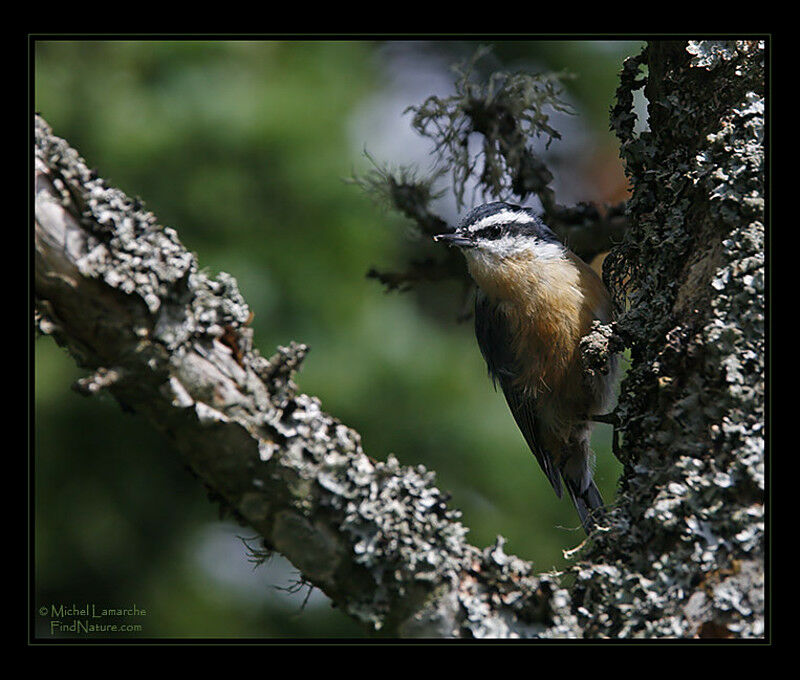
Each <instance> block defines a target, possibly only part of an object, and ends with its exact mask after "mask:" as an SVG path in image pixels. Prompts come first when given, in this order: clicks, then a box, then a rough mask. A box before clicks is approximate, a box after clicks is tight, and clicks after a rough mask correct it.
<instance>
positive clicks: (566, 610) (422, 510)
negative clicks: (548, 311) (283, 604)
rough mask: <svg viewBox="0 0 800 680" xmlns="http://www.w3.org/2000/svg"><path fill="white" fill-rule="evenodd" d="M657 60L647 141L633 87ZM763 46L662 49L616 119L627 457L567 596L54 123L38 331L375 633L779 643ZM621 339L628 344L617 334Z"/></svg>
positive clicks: (40, 210) (45, 164) (38, 256)
mask: <svg viewBox="0 0 800 680" xmlns="http://www.w3.org/2000/svg"><path fill="white" fill-rule="evenodd" d="M644 64H646V65H647V66H648V69H649V76H648V77H647V80H646V82H647V90H646V93H647V96H648V100H649V102H650V109H649V112H650V131H649V132H647V133H643V134H641V135H638V136H635V135H634V134H633V132H632V125H630V124H629V123H630V114H631V108H630V97H629V95H631V92H632V90H633V89H635V88H636V87H639V86H640V85H641V84H643V82H644V79H640V78H639V76H638V72H639V68H640V67H641V66H642V65H644ZM763 94H764V91H763V45H760V44H759V43H701V44H689V45H687V44H685V43H654V44H651V45H650V46H649V49H648V50H647V51H646V52H645V53H644V54H643V55H641V56H640V57H638V58H635V59H633V60H630V61H629V62H627V63H626V67H625V69H624V71H623V78H622V85H621V87H620V91H619V96H618V104H617V106H616V108H615V109H614V111H613V112H612V124H614V125H615V127H616V129H617V131H618V134H619V135H620V139H621V142H622V155H623V157H624V158H625V159H626V162H627V167H628V172H629V176H630V178H631V181H632V185H633V187H634V191H633V196H632V198H631V201H630V202H629V205H628V212H627V216H626V217H627V220H628V223H629V227H628V229H627V231H626V232H625V235H624V238H623V241H622V243H620V244H619V246H617V247H616V248H615V249H614V251H612V254H611V255H610V256H609V260H608V261H609V271H608V274H609V282H610V283H611V285H612V287H613V288H614V289H615V290H616V291H617V294H618V297H619V299H620V300H621V299H622V298H623V296H624V295H625V293H626V292H627V305H628V308H627V311H626V312H625V313H624V314H623V315H622V316H621V317H620V319H619V320H618V322H617V324H616V329H615V330H616V336H615V338H613V340H614V341H616V342H617V343H620V342H621V343H624V344H625V345H626V346H627V347H629V348H630V350H631V369H630V371H629V374H628V377H627V379H626V381H625V383H624V384H623V387H622V393H621V397H620V403H619V408H618V415H619V417H620V421H621V426H620V432H621V434H622V435H623V437H624V443H623V445H622V447H621V449H620V455H621V456H622V458H623V460H624V463H625V469H624V473H623V476H622V479H621V480H620V485H621V491H622V493H621V497H620V501H619V503H618V504H617V507H616V508H614V509H613V510H612V511H611V512H610V514H609V523H608V526H607V527H605V528H604V529H603V530H602V531H600V532H599V533H598V534H597V535H595V536H593V537H592V539H591V540H590V541H588V542H587V545H586V546H585V548H584V551H583V553H582V555H581V561H580V562H578V563H577V564H576V565H575V567H574V569H573V570H572V571H573V573H574V575H575V576H576V579H575V582H574V584H573V585H572V586H571V587H570V589H569V590H567V589H566V588H565V587H563V586H562V585H561V583H560V581H559V579H558V578H557V577H556V576H555V575H552V574H535V573H534V570H533V569H532V567H531V565H530V564H528V563H527V562H524V561H523V560H520V559H518V558H516V557H514V556H508V555H506V554H505V553H504V551H503V540H502V538H500V537H498V540H497V542H496V544H495V545H494V546H490V547H489V548H487V549H485V550H480V549H478V548H476V547H473V546H471V545H469V544H468V543H466V541H465V534H466V529H465V528H464V527H463V526H462V524H461V523H460V522H459V517H460V515H459V513H458V511H456V510H453V509H450V508H448V506H447V503H446V498H444V496H443V494H442V493H441V492H440V491H439V490H438V489H437V488H436V486H435V484H434V475H433V473H431V472H429V471H427V470H426V469H425V468H424V467H422V466H418V467H415V468H409V467H403V466H401V465H400V464H399V463H398V462H397V460H395V459H394V458H393V457H390V458H389V460H387V461H386V462H377V461H375V460H372V459H371V458H369V457H368V456H367V455H365V453H364V452H363V450H362V448H361V445H360V441H359V436H358V433H356V432H355V431H353V430H352V429H350V428H348V427H347V426H345V425H343V424H342V423H340V422H338V421H337V420H336V419H335V418H334V417H332V416H331V415H328V414H327V413H325V412H324V411H323V410H322V408H321V405H320V402H319V401H318V400H317V399H316V398H314V397H311V396H308V395H305V394H301V393H299V392H298V390H297V387H296V385H295V384H294V382H293V380H292V376H293V373H294V371H296V370H297V368H298V366H299V365H300V363H301V362H302V360H303V357H304V355H305V352H306V349H307V348H305V347H304V346H303V345H298V344H292V345H291V346H290V347H286V348H279V350H278V351H277V353H276V354H275V355H274V356H273V357H271V358H270V359H265V358H264V357H262V356H260V355H259V353H258V352H257V351H256V350H255V349H254V348H253V346H252V331H251V330H250V329H249V328H248V326H247V323H248V319H249V315H250V312H249V309H248V307H247V305H246V303H245V301H244V300H243V299H242V297H241V295H240V294H239V292H238V289H237V286H236V282H235V280H234V279H233V278H232V277H231V276H229V275H226V274H220V275H219V276H218V277H217V278H216V279H210V278H209V277H208V276H206V275H205V274H204V273H202V272H201V271H199V269H198V266H197V262H196V260H195V257H194V256H193V255H192V254H191V253H189V252H187V251H186V250H185V248H184V247H183V246H182V244H181V243H180V241H179V240H178V237H177V234H176V232H175V231H174V230H173V229H171V228H165V227H162V226H161V225H159V224H158V223H157V220H156V218H155V217H154V216H153V215H152V214H151V213H148V212H146V211H145V210H144V209H143V207H142V206H141V205H139V204H138V202H136V201H133V200H131V199H129V198H128V197H127V196H125V195H124V194H123V193H122V192H120V191H118V190H116V189H114V188H111V187H108V186H107V185H106V183H105V182H104V181H103V180H102V179H101V178H99V177H97V176H96V174H95V173H94V172H93V171H91V170H90V169H89V168H88V167H87V166H86V164H85V162H84V161H83V160H82V159H81V158H80V157H79V156H78V154H77V152H76V151H75V150H73V149H71V148H70V147H69V145H68V144H67V143H66V142H65V141H64V140H61V139H59V138H57V137H55V136H54V135H53V134H52V132H51V130H50V129H49V127H48V126H47V124H46V123H45V122H44V121H43V120H42V119H41V118H40V117H38V116H37V118H36V124H35V126H36V129H35V163H36V168H35V170H36V201H35V212H36V223H35V234H34V242H35V295H36V321H37V327H38V329H39V331H40V332H41V333H44V334H48V335H51V336H52V337H53V338H54V339H55V340H56V341H57V342H58V343H59V344H60V345H62V346H64V347H65V348H66V349H67V350H68V351H69V352H70V354H71V355H72V356H73V357H74V358H75V360H76V361H77V362H78V364H79V365H81V366H84V367H86V368H88V369H90V371H91V373H90V375H89V376H88V377H87V378H85V379H83V380H81V381H80V383H79V385H78V388H79V389H81V390H82V391H84V392H86V393H87V394H92V393H94V392H96V391H98V390H101V389H105V390H108V391H109V392H110V393H111V394H113V395H114V397H115V398H116V399H117V400H118V401H119V402H120V404H121V405H122V406H123V407H125V408H129V409H133V410H135V411H136V412H138V413H140V414H141V415H142V416H143V417H144V418H146V419H147V420H148V421H149V422H150V423H152V425H153V426H154V427H156V428H157V429H158V430H160V431H161V432H163V433H164V435H165V436H166V437H168V438H169V439H170V440H171V441H172V442H173V443H174V445H175V447H176V448H177V449H178V450H179V451H180V452H181V454H182V455H183V457H184V458H185V460H186V462H187V463H188V464H189V466H190V467H191V469H192V470H193V471H194V472H195V473H196V474H197V476H198V477H199V478H200V480H202V482H203V483H204V484H205V485H206V486H207V487H208V488H209V489H210V490H211V491H212V492H213V494H214V496H215V498H217V499H218V501H219V502H220V503H221V504H222V505H223V506H224V507H225V508H227V509H229V510H230V512H232V513H233V514H234V516H235V517H236V518H237V519H238V520H239V521H240V522H242V523H244V524H247V525H249V526H251V527H253V528H254V529H255V530H256V531H258V532H259V534H260V536H262V537H263V540H264V545H265V546H266V548H267V549H268V550H275V551H278V552H280V553H281V554H283V555H285V556H286V557H287V558H288V559H289V560H291V561H292V563H293V564H294V565H295V566H296V567H297V568H298V569H299V570H300V571H301V572H302V573H303V576H304V578H305V579H307V580H308V582H310V583H312V584H313V585H315V586H317V587H319V588H320V589H322V590H323V591H324V592H325V593H326V594H327V595H328V596H330V598H331V599H332V600H333V602H334V603H335V604H336V605H337V606H339V607H341V608H342V609H343V610H344V611H345V612H346V613H348V614H349V615H351V616H353V617H354V618H356V619H357V620H359V621H361V622H363V624H364V625H365V626H366V627H367V628H368V629H373V630H374V629H382V630H383V631H385V632H387V633H388V634H391V635H398V636H428V637H633V636H640V637H661V636H681V637H684V636H710V637H726V636H736V637H759V636H763V635H764V623H763V621H764V618H763V601H764V590H763V589H764V579H763V550H764V546H763V522H764V516H763V507H764V505H763V502H764V499H763V494H764V468H763V434H764V432H763V426H764V419H763V407H764V401H763V399H764V388H763V350H764V346H763V337H764V336H763V284H764V270H763V222H764V220H763V187H762V183H761V182H762V179H761V178H762V177H763V138H762V134H763V132H762V130H763V127H762V126H763ZM610 346H611V345H610Z"/></svg>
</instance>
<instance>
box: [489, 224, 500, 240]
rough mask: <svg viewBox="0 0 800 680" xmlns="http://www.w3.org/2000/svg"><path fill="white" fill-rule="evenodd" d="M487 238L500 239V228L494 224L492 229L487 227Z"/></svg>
mask: <svg viewBox="0 0 800 680" xmlns="http://www.w3.org/2000/svg"><path fill="white" fill-rule="evenodd" d="M485 231H486V234H485V235H486V238H498V237H499V236H500V231H501V230H500V227H499V226H498V225H496V224H493V225H492V226H491V227H486V230H485Z"/></svg>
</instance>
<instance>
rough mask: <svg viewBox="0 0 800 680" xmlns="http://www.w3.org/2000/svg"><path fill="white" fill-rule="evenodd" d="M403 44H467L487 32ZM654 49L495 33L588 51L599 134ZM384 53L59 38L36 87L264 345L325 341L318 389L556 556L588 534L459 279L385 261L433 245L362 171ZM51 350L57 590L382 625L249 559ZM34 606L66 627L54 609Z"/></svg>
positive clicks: (44, 360)
mask: <svg viewBox="0 0 800 680" xmlns="http://www.w3.org/2000/svg"><path fill="white" fill-rule="evenodd" d="M405 47H406V49H407V50H411V51H413V50H419V52H420V54H423V55H424V54H431V55H434V54H435V55H437V56H438V57H439V58H441V59H443V60H444V62H445V63H452V62H454V61H456V60H459V59H463V58H464V57H466V56H469V54H470V53H471V52H472V51H474V49H475V47H476V46H475V44H470V43H463V42H459V41H447V42H442V43H424V44H418V43H415V44H408V45H406V46H405ZM636 51H638V44H636V43H618V44H606V43H598V42H596V41H530V42H507V43H506V42H503V43H498V44H496V45H495V48H494V55H495V58H496V61H497V64H498V65H499V66H501V67H502V68H505V69H510V68H514V67H515V65H519V64H524V63H527V62H535V63H536V64H537V65H538V66H539V67H540V68H542V69H547V70H561V69H563V68H568V69H569V70H571V71H572V72H573V73H574V74H575V75H576V76H577V77H576V78H575V79H574V80H571V81H568V82H567V83H566V87H567V90H568V92H569V93H570V96H571V98H572V105H573V106H574V107H575V108H576V109H577V110H578V112H579V116H582V117H583V119H584V122H583V125H585V126H586V128H587V129H588V130H590V133H591V135H594V136H595V137H596V140H597V142H596V143H597V145H599V146H600V147H601V148H606V147H608V148H613V146H612V145H611V141H610V140H611V135H610V133H608V131H607V127H608V124H607V112H608V107H609V105H610V103H611V99H612V96H613V92H614V89H615V87H616V74H617V72H618V71H619V68H620V65H621V61H622V58H623V57H624V56H626V55H627V54H632V53H635V52H636ZM386 54H387V52H386V45H385V44H382V43H378V42H366V41H364V42H359V41H308V42H305V41H285V42H275V41H265V42H259V41H255V42H254V41H219V42H196V41H188V40H187V41H169V42H167V41H165V42H161V41H151V42H148V41H145V42H141V41H113V42H104V41H68V40H49V41H39V42H37V43H36V44H35V56H34V77H35V107H36V110H37V111H39V112H40V113H42V115H43V116H44V118H45V119H46V120H47V122H48V123H49V124H50V125H51V126H52V128H53V130H54V132H55V133H56V134H57V135H59V136H61V137H64V138H66V139H67V140H68V141H69V142H70V143H71V144H72V145H73V146H74V147H75V148H76V149H78V151H79V152H80V153H81V155H82V156H83V157H84V158H86V160H87V162H88V163H89V164H90V165H91V166H92V167H95V168H96V169H97V170H98V172H99V174H100V175H102V176H103V177H105V178H106V179H107V180H108V181H109V182H110V183H111V184H113V185H115V186H118V187H119V188H121V189H122V190H124V191H125V192H127V193H128V194H129V195H137V196H140V197H141V198H142V199H143V200H144V202H145V203H146V204H147V206H148V208H149V209H150V210H152V211H153V212H154V213H155V214H156V215H157V216H158V218H159V220H160V221H161V222H162V223H163V224H166V225H170V226H173V227H175V228H176V229H177V230H178V233H179V234H180V237H181V239H182V241H183V242H184V244H185V245H186V246H187V247H188V248H189V249H190V250H192V251H194V252H196V253H197V255H198V258H199V262H200V264H201V266H203V267H207V268H208V269H210V270H212V271H214V272H217V271H227V272H229V273H230V274H232V275H233V276H234V277H236V279H237V280H238V282H239V286H240V289H241V290H242V292H243V294H244V296H245V298H246V299H247V300H248V303H249V304H250V306H251V308H252V309H253V311H254V312H255V319H254V321H253V324H252V326H253V327H254V329H255V341H256V344H257V346H258V347H259V348H260V350H261V352H262V354H264V355H270V354H271V353H272V352H273V351H274V348H275V346H276V345H278V344H286V343H288V342H289V341H290V340H297V341H300V342H304V343H307V344H308V345H310V347H311V352H310V354H309V356H308V358H307V360H306V362H305V364H304V366H303V369H302V372H301V373H300V375H299V376H298V382H299V384H300V387H301V389H302V390H303V391H305V392H307V393H310V394H314V395H316V396H318V397H319V398H320V399H321V400H322V404H323V408H324V409H325V410H326V411H328V412H329V413H332V414H333V415H335V416H336V417H338V418H339V419H341V420H342V421H343V422H345V423H346V424H348V425H350V426H352V427H353V428H355V429H356V430H358V431H359V432H360V433H361V435H362V437H363V445H364V448H365V450H366V452H367V453H368V454H369V455H371V456H373V457H375V458H380V459H385V457H386V455H387V454H388V453H390V452H392V453H394V454H395V455H396V456H397V457H398V458H399V459H400V461H401V462H402V463H404V464H420V463H421V464H424V465H425V466H426V467H428V468H430V469H434V470H436V471H437V474H438V477H437V479H438V484H439V486H440V487H442V488H443V489H445V490H447V491H449V492H451V493H452V495H453V500H452V501H451V503H452V505H453V506H454V507H458V508H460V509H461V510H462V511H463V513H464V517H463V521H464V523H465V525H467V526H468V527H470V529H471V532H470V535H469V538H470V540H471V542H473V543H474V544H476V545H478V546H481V547H483V546H485V545H487V544H488V543H490V542H492V541H493V540H494V538H495V537H496V535H497V534H502V535H503V536H505V537H507V538H508V544H507V546H506V550H507V551H509V552H514V553H516V554H518V555H520V556H521V557H523V558H526V559H530V560H532V561H533V562H534V563H535V566H536V568H537V569H539V570H542V571H545V570H550V569H553V568H559V567H561V566H563V565H564V564H565V561H564V558H563V556H562V552H561V551H562V550H563V549H566V548H571V547H573V546H574V545H576V544H577V543H579V542H580V540H582V534H581V533H580V532H579V531H577V530H576V529H575V528H576V527H577V524H578V523H577V518H576V516H575V515H574V510H573V509H572V507H571V505H570V504H569V502H568V501H566V500H562V501H561V502H558V501H557V499H556V498H555V497H554V495H553V493H552V490H551V489H550V487H549V485H548V483H547V482H546V480H545V479H544V476H543V475H542V474H541V472H540V470H539V469H538V466H537V465H536V463H535V461H534V459H533V457H532V456H531V455H530V453H529V452H528V451H527V450H526V448H525V444H524V442H523V440H522V437H521V435H520V434H519V432H518V431H517V429H516V428H515V426H514V424H513V421H512V419H511V417H510V414H509V413H508V411H507V408H506V405H505V402H504V401H503V398H502V395H501V394H498V393H494V392H493V389H492V387H491V383H490V381H489V380H488V379H487V376H486V369H485V366H484V364H483V362H482V359H481V357H480V353H479V351H478V348H477V345H476V343H475V341H474V338H473V335H472V329H471V325H470V324H468V323H466V324H465V323H462V324H459V323H456V321H455V318H456V316H457V313H458V311H459V305H460V304H461V298H460V295H461V290H460V287H459V286H458V285H456V284H452V285H447V284H440V285H437V286H428V287H425V288H424V289H419V290H416V291H414V292H413V293H405V294H388V295H387V294H385V293H384V292H383V290H382V289H381V287H380V285H379V284H378V283H376V282H374V281H370V280H367V279H366V278H365V273H366V271H367V270H368V269H369V268H370V267H371V266H373V265H389V267H391V266H392V265H393V264H394V263H398V262H400V261H401V260H402V258H403V257H405V256H406V255H407V254H408V252H413V244H409V243H408V242H407V240H406V239H405V238H404V236H403V230H402V223H403V222H402V219H401V218H399V217H397V216H394V215H391V214H389V213H387V212H385V211H382V210H381V209H379V208H378V207H376V206H375V205H374V204H373V203H372V202H371V201H370V200H369V199H368V198H367V197H366V196H365V195H364V194H363V193H362V192H360V191H359V190H358V189H357V188H356V187H354V186H352V185H348V184H346V183H345V182H343V181H342V180H343V178H345V177H347V176H350V175H351V173H352V172H353V170H354V169H355V170H356V171H359V170H360V169H364V168H366V167H368V162H367V160H366V159H365V158H364V156H363V154H362V149H363V146H364V140H362V139H359V138H358V130H357V129H356V130H355V132H353V129H352V121H353V120H354V115H355V114H356V112H357V111H358V110H359V108H360V107H362V106H364V103H365V102H366V101H368V100H369V98H370V97H375V96H376V95H379V94H380V93H381V92H382V88H383V89H384V90H385V80H386V79H385V77H384V71H383V60H384V59H386V58H387V57H386ZM423 90H424V87H423ZM417 103H419V101H408V102H405V105H411V104H417ZM398 115H399V114H398ZM561 132H562V134H566V131H563V130H562V131H561ZM555 146H557V143H555V144H554V147H555ZM379 160H381V161H386V162H392V160H393V159H391V158H382V159H379ZM580 162H582V161H580ZM580 162H579V161H577V160H576V165H575V168H576V172H577V171H578V170H577V168H580V167H582V166H581V165H580ZM612 162H613V161H612ZM567 179H568V178H567ZM398 227H399V228H398ZM34 370H35V384H34V388H35V413H34V416H35V475H34V480H35V488H34V492H35V515H34V520H35V524H34V528H35V564H34V566H35V581H34V587H35V594H36V603H35V604H36V606H37V607H39V606H50V605H51V604H58V603H64V604H81V603H90V604H92V603H93V604H95V605H96V606H97V607H101V606H104V607H124V606H131V605H133V604H136V606H137V607H139V608H144V609H146V610H147V615H146V616H144V617H142V618H141V619H140V620H138V621H137V622H139V623H142V626H143V629H142V632H141V633H138V634H133V637H142V636H146V637H223V638H230V637H261V638H266V637H333V636H345V637H348V636H349V637H354V636H359V635H361V634H362V631H361V629H360V628H358V627H357V626H356V625H355V624H354V623H353V622H352V621H350V620H349V619H348V618H347V617H346V616H344V615H343V614H341V613H340V612H338V611H336V610H334V609H332V608H331V607H330V606H329V605H328V604H327V603H326V601H325V600H324V598H322V597H319V596H318V595H316V596H314V597H312V598H310V600H309V602H308V604H307V606H306V607H305V608H301V604H302V600H303V596H304V594H303V593H300V594H299V595H298V596H297V597H294V598H292V597H290V596H289V595H288V594H286V593H283V592H281V591H276V590H275V588H273V587H271V586H278V587H284V588H285V587H287V586H289V585H290V584H291V581H292V572H291V569H290V568H289V567H287V566H286V565H281V564H280V562H279V563H278V564H277V565H274V564H271V563H268V564H267V565H263V566H261V567H258V568H257V569H256V570H255V571H253V570H252V569H251V568H250V566H249V565H248V563H247V550H246V548H245V546H244V545H243V543H242V542H241V541H240V540H239V539H238V538H237V535H242V536H247V530H246V529H243V528H239V527H234V526H228V525H227V524H224V525H222V527H220V526H219V523H218V522H219V520H218V518H217V517H216V507H215V506H214V505H212V504H211V503H209V502H208V500H207V499H206V496H205V492H204V490H203V487H202V485H201V484H199V483H198V482H197V480H195V479H194V478H193V477H192V476H191V475H190V474H189V473H188V472H187V471H186V470H185V469H184V468H183V465H182V463H181V461H180V459H179V457H178V456H177V454H176V453H175V452H174V451H173V450H171V449H170V447H168V446H167V445H166V443H165V442H164V441H163V440H162V439H161V438H160V437H159V436H158V435H157V434H156V433H155V432H153V431H151V430H150V429H149V428H148V426H147V424H146V423H145V422H144V421H143V420H142V419H140V418H139V417H138V416H136V415H129V414H125V413H123V412H122V411H121V409H120V408H119V406H118V405H117V404H116V403H115V402H114V401H113V400H112V399H110V398H109V397H107V396H103V395H101V396H100V397H96V398H92V399H85V398H84V397H81V396H79V395H77V394H76V393H75V392H73V391H71V390H70V389H69V385H70V383H71V382H73V381H74V380H75V379H77V378H78V377H80V376H81V372H80V371H79V370H78V369H77V368H76V367H75V366H74V364H73V362H72V360H71V359H70V357H69V356H68V355H67V354H66V353H64V352H63V351H62V350H60V349H59V348H58V347H57V346H55V344H54V343H53V342H52V341H51V340H50V339H47V338H43V339H39V340H38V341H37V342H36V343H35V365H34ZM609 443H610V432H608V431H607V428H605V427H604V426H600V427H598V429H597V436H596V438H595V449H596V451H597V454H598V471H597V478H598V484H599V486H600V488H601V490H602V491H603V493H604V495H605V497H606V499H607V500H611V499H613V497H614V493H615V482H616V477H617V474H618V469H619V468H618V465H617V464H616V461H614V460H613V457H612V456H611V455H610V452H609ZM565 527H571V528H572V529H571V530H567V529H565ZM220 530H222V533H221V534H220ZM203 555H205V557H202V556H203ZM275 559H277V560H280V558H275ZM220 565H221V566H220ZM243 565H247V568H246V569H242V568H241V567H242V566H243ZM276 581H277V582H276ZM36 629H37V632H38V633H39V634H41V635H43V636H45V637H49V635H50V629H49V618H47V617H38V618H37V619H36Z"/></svg>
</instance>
